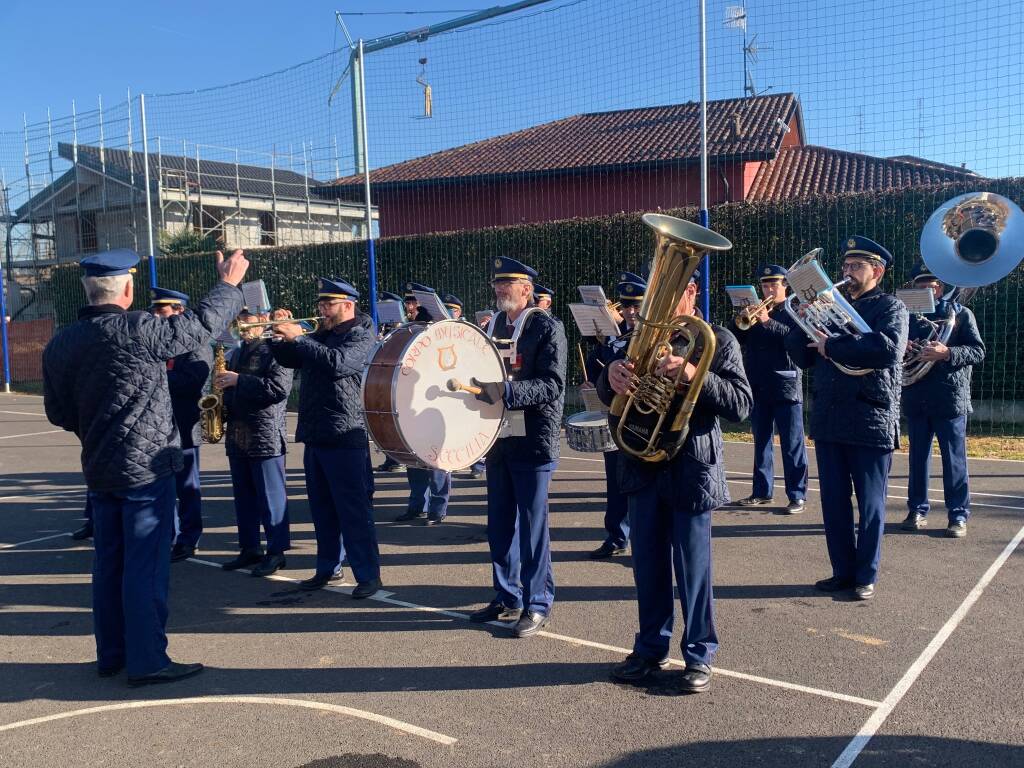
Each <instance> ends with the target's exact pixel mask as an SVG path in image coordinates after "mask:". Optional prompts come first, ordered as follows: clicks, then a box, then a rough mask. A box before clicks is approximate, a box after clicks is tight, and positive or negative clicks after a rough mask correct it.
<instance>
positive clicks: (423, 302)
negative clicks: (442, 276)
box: [413, 291, 451, 320]
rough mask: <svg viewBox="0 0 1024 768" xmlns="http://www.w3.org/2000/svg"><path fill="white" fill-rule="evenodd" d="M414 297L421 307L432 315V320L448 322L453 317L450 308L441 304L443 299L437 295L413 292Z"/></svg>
mask: <svg viewBox="0 0 1024 768" xmlns="http://www.w3.org/2000/svg"><path fill="white" fill-rule="evenodd" d="M413 295H414V296H415V297H416V301H417V302H418V303H419V305H420V306H421V307H423V309H424V310H426V312H427V314H428V315H430V319H431V320H448V319H449V318H450V317H451V315H450V314H449V313H448V308H447V307H445V305H444V304H442V303H441V299H440V298H439V297H438V295H437V294H436V293H428V292H427V291H413Z"/></svg>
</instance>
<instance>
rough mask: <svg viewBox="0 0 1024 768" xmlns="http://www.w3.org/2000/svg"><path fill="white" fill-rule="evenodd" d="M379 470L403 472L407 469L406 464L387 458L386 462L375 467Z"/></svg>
mask: <svg viewBox="0 0 1024 768" xmlns="http://www.w3.org/2000/svg"><path fill="white" fill-rule="evenodd" d="M375 469H376V470H377V471H378V472H401V471H402V470H403V469H405V464H399V463H398V462H396V461H391V460H390V459H385V460H384V462H383V463H382V464H381V465H380V466H379V467H376V468H375Z"/></svg>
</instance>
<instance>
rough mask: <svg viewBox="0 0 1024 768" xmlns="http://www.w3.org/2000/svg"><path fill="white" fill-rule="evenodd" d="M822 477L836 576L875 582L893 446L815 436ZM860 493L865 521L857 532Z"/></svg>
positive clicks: (830, 554) (828, 540)
mask: <svg viewBox="0 0 1024 768" xmlns="http://www.w3.org/2000/svg"><path fill="white" fill-rule="evenodd" d="M815 446H816V447H817V451H818V482H819V484H820V486H821V514H822V518H823V519H824V523H825V543H826V544H827V545H828V557H829V560H831V561H832V575H833V576H835V577H836V578H837V579H841V580H843V581H851V582H853V583H854V584H857V585H863V584H874V583H875V581H876V580H877V578H878V563H879V560H880V559H881V557H882V533H883V532H884V530H885V496H886V492H887V491H888V486H889V468H890V467H891V466H892V451H891V450H886V449H884V448H865V447H863V446H857V445H846V444H845V443H834V442H830V441H827V440H816V441H815ZM853 493H856V494H857V508H858V509H859V510H860V520H859V523H858V525H857V533H856V536H854V531H853V499H852V498H851V496H852V494H853Z"/></svg>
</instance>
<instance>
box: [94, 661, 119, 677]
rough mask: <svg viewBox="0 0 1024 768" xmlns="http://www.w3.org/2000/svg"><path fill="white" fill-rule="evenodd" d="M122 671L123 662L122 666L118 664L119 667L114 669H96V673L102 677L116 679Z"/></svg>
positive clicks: (116, 666)
mask: <svg viewBox="0 0 1024 768" xmlns="http://www.w3.org/2000/svg"><path fill="white" fill-rule="evenodd" d="M122 669H124V663H123V662H122V663H121V664H117V665H115V666H113V667H97V668H96V672H97V673H98V674H99V676H100V677H114V676H116V675H117V674H118V673H119V672H120V671H121V670H122Z"/></svg>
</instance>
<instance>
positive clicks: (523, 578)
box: [487, 459, 557, 616]
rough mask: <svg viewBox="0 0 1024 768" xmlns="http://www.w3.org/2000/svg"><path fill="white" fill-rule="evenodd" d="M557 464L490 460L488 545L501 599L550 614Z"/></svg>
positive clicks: (553, 581)
mask: <svg viewBox="0 0 1024 768" xmlns="http://www.w3.org/2000/svg"><path fill="white" fill-rule="evenodd" d="M556 466H557V462H548V463H545V464H540V465H530V464H521V463H518V462H516V463H512V462H509V461H506V460H491V459H488V460H487V545H488V547H489V548H490V551H491V566H492V568H493V583H494V590H495V592H496V593H497V598H496V599H497V600H500V601H501V602H502V603H504V605H505V606H506V607H508V608H522V607H524V606H525V608H526V609H527V610H530V611H536V612H537V613H542V614H544V615H545V616H546V615H547V614H548V613H549V612H550V611H551V603H552V602H553V601H554V599H555V579H554V575H553V574H552V572H551V537H550V535H549V532H548V486H549V485H550V484H551V475H552V473H553V472H554V469H555V467H556Z"/></svg>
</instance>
